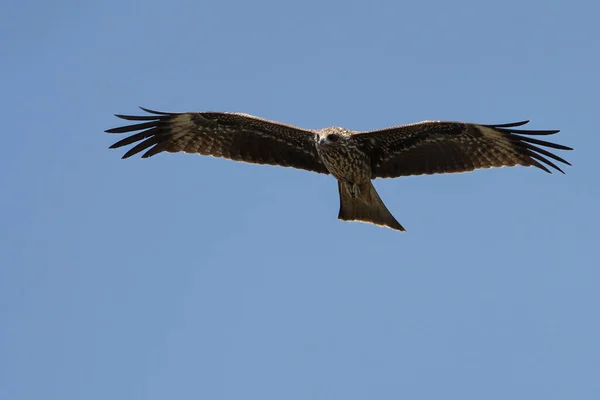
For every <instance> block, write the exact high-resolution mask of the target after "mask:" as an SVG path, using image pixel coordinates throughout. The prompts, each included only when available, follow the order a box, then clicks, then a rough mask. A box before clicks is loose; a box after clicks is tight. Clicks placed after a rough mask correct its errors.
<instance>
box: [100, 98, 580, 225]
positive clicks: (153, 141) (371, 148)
mask: <svg viewBox="0 0 600 400" xmlns="http://www.w3.org/2000/svg"><path fill="white" fill-rule="evenodd" d="M140 108H141V109H142V110H143V111H145V112H146V113H147V114H146V115H122V114H115V116H116V117H118V118H121V119H123V120H126V121H134V122H132V123H131V124H130V125H125V126H121V127H117V128H112V129H108V130H106V131H105V132H107V133H111V134H129V135H130V136H127V137H125V138H124V139H122V140H119V141H118V142H116V143H114V144H113V145H112V146H110V148H111V149H116V148H120V147H123V146H127V145H131V144H135V146H133V147H132V148H130V149H129V150H128V151H127V152H126V153H125V154H124V155H123V156H122V158H123V159H125V158H129V157H131V156H133V155H134V154H138V153H141V152H142V151H145V152H144V153H143V154H142V156H141V157H142V158H148V157H152V156H154V155H156V154H159V153H162V152H169V153H176V152H185V153H192V154H200V155H205V156H213V157H223V158H227V159H231V160H234V161H241V162H246V163H254V164H269V165H277V166H282V167H291V168H297V169H302V170H307V171H311V172H316V173H320V174H326V175H332V176H333V177H334V178H335V179H336V180H337V184H338V192H339V199H340V207H339V212H338V219H340V220H343V221H357V222H364V223H370V224H374V225H377V226H381V227H388V228H391V229H394V230H396V231H405V229H404V227H403V226H402V225H401V224H400V223H399V222H398V221H397V220H396V218H395V217H394V216H393V215H392V213H391V212H390V211H389V210H388V208H387V207H386V206H385V204H384V203H383V201H382V200H381V198H380V197H379V194H378V193H377V191H376V190H375V187H374V186H373V183H372V181H373V180H374V179H377V178H398V177H405V176H411V175H424V174H425V175H431V174H447V173H460V172H469V171H473V170H476V169H480V168H492V167H503V166H506V167H512V166H516V165H521V166H525V167H530V166H534V167H537V168H539V169H541V170H543V171H545V172H548V173H551V170H550V168H552V169H554V170H556V171H559V172H562V173H563V174H564V171H563V170H562V169H561V168H560V167H559V166H558V165H556V164H555V163H554V162H553V161H552V160H554V161H557V162H560V163H563V164H566V165H571V164H570V163H569V162H568V161H566V160H565V159H563V158H561V157H559V156H557V155H556V154H554V153H551V152H550V151H548V150H546V149H545V148H550V149H556V150H573V149H572V148H571V147H567V146H563V145H560V144H555V143H552V142H548V141H544V140H540V139H537V138H535V136H545V135H553V134H556V133H558V132H559V131H558V130H526V129H516V128H519V127H521V126H523V125H525V124H527V123H528V122H529V120H525V121H520V122H512V123H504V124H494V125H482V124H476V123H468V122H451V121H422V122H417V123H412V124H408V125H401V126H394V127H389V128H384V129H378V130H371V131H364V132H359V131H352V130H349V129H345V128H341V127H337V126H332V127H327V128H324V129H320V130H313V129H304V128H300V127H297V126H292V125H287V124H283V123H279V122H275V121H270V120H267V119H263V118H259V117H255V116H252V115H249V114H243V113H237V112H214V111H209V112H162V111H154V110H150V109H147V108H143V107H140Z"/></svg>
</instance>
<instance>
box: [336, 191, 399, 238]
mask: <svg viewBox="0 0 600 400" xmlns="http://www.w3.org/2000/svg"><path fill="white" fill-rule="evenodd" d="M358 188H359V190H360V192H359V193H358V194H357V196H356V197H352V195H351V194H350V186H349V184H347V183H345V182H340V181H338V190H339V192H340V213H339V214H338V218H339V219H341V220H344V221H362V222H368V223H371V224H375V225H379V226H387V227H389V228H392V229H396V230H398V231H402V232H404V231H405V229H404V228H403V227H402V225H400V223H399V222H398V221H396V218H394V216H393V215H392V213H390V211H389V210H388V209H387V207H386V206H385V204H383V201H381V198H380V197H379V194H377V191H376V190H375V187H374V186H373V184H372V183H371V182H370V181H369V182H366V183H361V184H360V185H359V186H358Z"/></svg>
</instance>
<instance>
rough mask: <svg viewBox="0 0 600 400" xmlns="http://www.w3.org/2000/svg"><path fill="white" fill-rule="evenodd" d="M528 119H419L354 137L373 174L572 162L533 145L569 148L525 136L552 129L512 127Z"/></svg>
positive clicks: (450, 171) (413, 173)
mask: <svg viewBox="0 0 600 400" xmlns="http://www.w3.org/2000/svg"><path fill="white" fill-rule="evenodd" d="M528 122H529V121H522V122H514V123H509V124H500V125H477V124H470V123H462V122H439V121H424V122H419V123H416V124H411V125H405V126H399V127H394V128H388V129H382V130H378V131H370V132H361V133H359V134H357V135H356V136H355V138H356V140H357V141H358V142H359V143H360V145H361V146H363V149H364V150H365V151H366V152H367V153H368V154H369V155H370V157H371V168H372V177H373V178H393V177H398V176H407V175H421V174H438V173H453V172H466V171H473V170H474V169H478V168H491V167H502V166H515V165H523V166H536V167H538V168H541V169H543V170H544V171H546V172H550V170H549V169H548V168H547V167H546V166H545V165H544V164H547V165H548V166H550V167H552V168H555V169H556V170H558V171H560V172H563V171H562V170H561V169H560V168H559V167H558V166H557V165H556V164H554V163H553V162H552V161H551V160H550V159H552V160H556V161H559V162H561V163H564V164H567V165H571V164H569V162H567V161H565V160H564V159H562V158H561V157H559V156H557V155H555V154H552V153H550V152H549V151H548V150H545V149H544V148H542V147H538V146H543V147H548V148H552V149H559V150H572V149H571V148H570V147H566V146H562V145H559V144H554V143H551V142H547V141H543V140H539V139H534V138H532V137H529V136H535V135H552V134H555V133H557V132H558V131H557V130H552V131H534V130H521V129H514V128H515V127H518V126H521V125H525V124H526V123H528ZM536 145H537V146H536ZM563 173H564V172H563Z"/></svg>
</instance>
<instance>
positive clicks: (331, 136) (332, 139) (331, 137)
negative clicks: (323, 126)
mask: <svg viewBox="0 0 600 400" xmlns="http://www.w3.org/2000/svg"><path fill="white" fill-rule="evenodd" d="M339 138H340V136H339V135H336V134H335V133H330V134H329V135H327V141H328V142H337V141H338V139H339Z"/></svg>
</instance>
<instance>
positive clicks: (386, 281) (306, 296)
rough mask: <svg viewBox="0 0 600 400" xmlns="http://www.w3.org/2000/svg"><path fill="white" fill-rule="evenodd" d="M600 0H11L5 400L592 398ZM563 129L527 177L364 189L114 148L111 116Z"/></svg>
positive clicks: (0, 309) (4, 227) (6, 43)
mask: <svg viewBox="0 0 600 400" xmlns="http://www.w3.org/2000/svg"><path fill="white" fill-rule="evenodd" d="M599 12H600V9H599V6H598V3H597V2H592V1H587V2H584V1H581V2H577V1H569V2H567V1H564V2H545V1H544V2H542V1H531V2H523V1H502V2H479V1H453V2H445V1H437V2H416V1H415V2H392V1H390V2H375V1H374V2H366V1H365V2H356V1H303V2H281V1H252V2H250V1H248V2H245V1H221V2H216V1H215V2H202V1H170V2H157V1H154V0H150V1H147V2H132V1H122V0H119V1H114V0H107V1H102V2H75V1H64V2H58V3H55V2H45V1H32V2H18V3H17V2H12V4H8V5H5V6H4V10H3V12H2V14H1V15H0V33H1V37H2V38H3V40H2V43H1V49H0V50H1V52H2V63H1V64H0V70H1V73H2V76H3V78H4V79H3V80H2V83H1V90H2V96H1V97H0V103H1V104H0V105H1V109H2V120H3V127H2V139H3V140H2V150H3V152H2V153H3V155H2V157H1V158H0V170H1V171H2V172H1V176H2V178H1V181H2V188H3V190H2V195H1V196H0V207H1V208H0V209H1V210H2V211H1V213H2V214H1V215H2V223H1V224H0V235H1V237H0V239H1V240H0V249H1V252H0V254H1V264H2V266H1V267H0V398H1V399H6V400H25V399H45V400H54V399H56V400H71V399H77V400H79V399H86V400H95V399H98V400H106V399H127V400H132V399H150V400H153V399H157V400H158V399H214V400H219V399H236V400H237V399H260V400H269V399H277V400H295V399H298V400H306V399H328V400H329V399H344V400H354V399H446V398H451V399H461V400H464V399H478V400H479V399H502V400H504V399H532V398H533V399H578V400H587V399H599V398H600V339H599V338H600V318H599V316H600V290H598V285H599V282H600V262H599V261H598V258H599V257H598V247H599V246H600V240H599V234H598V226H599V224H600V217H599V213H598V204H599V203H600V196H599V182H600V178H598V172H599V171H598V159H599V154H598V148H599V146H600V136H599V132H598V121H597V119H598V106H599V102H598V92H599V89H600V79H599V78H598V71H599V70H600V40H599V38H600V28H598V23H597V16H598V14H599ZM138 105H142V106H145V107H149V108H155V109H159V110H166V111H201V110H216V111H220V110H222V111H241V112H246V113H251V114H254V115H258V116H262V117H265V118H269V119H274V120H279V121H284V122H287V123H291V124H295V125H300V126H303V127H308V128H321V127H325V126H330V125H340V126H344V127H347V128H350V129H355V130H368V129H375V128H383V127H386V126H390V125H399V124H405V123H411V122H416V121H420V120H424V119H442V120H460V121H470V122H480V123H502V122H512V121H518V120H522V119H531V120H532V124H531V125H530V126H531V128H532V129H561V130H562V132H561V133H560V134H559V135H556V136H555V137H554V138H553V139H555V140H556V141H557V142H559V143H562V144H566V145H570V146H573V147H575V148H576V150H575V151H573V152H568V153H566V152H562V153H561V155H562V156H565V157H566V158H567V159H568V160H570V161H571V162H572V163H573V167H567V168H566V172H567V174H566V175H562V174H553V175H548V174H546V173H544V172H542V171H540V170H537V169H533V168H502V169H496V170H483V171H476V172H474V173H469V174H459V175H447V176H429V177H428V176H424V177H414V178H405V179H395V180H377V181H375V186H376V187H377V189H378V191H379V193H380V194H381V196H382V198H383V199H384V201H385V203H386V204H387V206H388V207H389V208H390V210H391V211H392V212H393V213H394V215H395V216H396V217H397V218H398V220H399V221H400V222H401V223H402V224H403V225H404V226H405V227H406V228H407V229H408V232H407V233H404V234H403V233H399V232H395V231H393V230H390V229H382V228H377V227H374V226H371V225H366V224H356V223H343V222H341V221H338V220H337V219H336V216H337V212H338V197H337V187H336V184H335V181H334V180H333V178H331V177H328V176H323V175H317V174H311V173H308V172H304V171H298V170H292V169H287V168H277V167H267V166H255V165H249V164H240V163H234V162H231V161H228V160H223V159H215V158H209V157H199V156H191V155H184V154H175V155H173V154H161V155H159V156H156V157H154V158H152V159H149V160H141V159H139V158H132V159H129V160H127V161H121V160H120V157H121V155H122V154H123V153H124V151H120V150H119V151H114V150H108V146H109V145H110V144H112V143H113V142H114V141H115V140H116V136H114V135H112V136H111V135H108V134H105V133H103V131H104V130H105V129H107V128H111V127H115V126H117V125H119V123H120V122H119V120H117V119H116V118H115V117H114V116H113V115H112V114H113V113H137V112H138V110H137V108H136V107H137V106H138Z"/></svg>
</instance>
